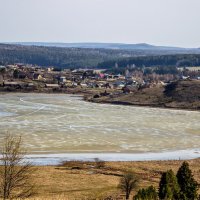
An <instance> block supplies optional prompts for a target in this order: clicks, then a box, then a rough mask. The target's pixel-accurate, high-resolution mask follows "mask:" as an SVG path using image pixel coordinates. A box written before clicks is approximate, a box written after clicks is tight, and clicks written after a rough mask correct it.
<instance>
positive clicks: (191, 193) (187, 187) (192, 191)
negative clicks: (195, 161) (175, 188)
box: [176, 162, 198, 200]
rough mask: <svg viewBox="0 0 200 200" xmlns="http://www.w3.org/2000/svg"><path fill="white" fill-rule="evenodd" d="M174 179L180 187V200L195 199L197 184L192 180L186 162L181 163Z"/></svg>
mask: <svg viewBox="0 0 200 200" xmlns="http://www.w3.org/2000/svg"><path fill="white" fill-rule="evenodd" d="M176 177H177V179H178V183H179V185H180V189H181V191H180V193H181V196H182V198H184V199H186V200H194V199H197V196H198V194H197V189H198V184H197V182H196V181H195V180H194V178H193V174H192V171H191V170H190V168H189V164H188V163H187V162H183V164H182V166H181V167H180V168H179V170H178V172H177V175H176Z"/></svg>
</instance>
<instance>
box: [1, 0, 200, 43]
mask: <svg viewBox="0 0 200 200" xmlns="http://www.w3.org/2000/svg"><path fill="white" fill-rule="evenodd" d="M199 10H200V0H0V42H22V41H23V42H36V41H38V42H117V43H150V44H154V45H171V46H181V47H200V11H199Z"/></svg>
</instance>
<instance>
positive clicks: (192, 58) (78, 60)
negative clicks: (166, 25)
mask: <svg viewBox="0 0 200 200" xmlns="http://www.w3.org/2000/svg"><path fill="white" fill-rule="evenodd" d="M172 53H173V54H172ZM15 63H24V64H32V65H39V66H43V67H47V66H54V67H57V68H61V69H64V68H70V69H74V68H103V69H112V68H115V67H116V63H117V66H118V68H124V67H127V66H128V65H134V66H137V67H144V66H145V67H151V66H200V54H189V52H186V53H185V54H180V52H173V51H163V50H144V49H143V50H142V49H140V50H138V49H133V50H130V49H127V50H125V49H97V48H65V47H47V46H46V47H45V46H34V45H32V46H24V45H13V44H0V65H7V64H15Z"/></svg>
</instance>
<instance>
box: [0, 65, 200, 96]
mask: <svg viewBox="0 0 200 200" xmlns="http://www.w3.org/2000/svg"><path fill="white" fill-rule="evenodd" d="M177 70H178V71H179V73H178V74H156V73H154V72H153V73H145V70H142V69H135V70H131V71H130V70H129V69H128V68H126V69H125V70H124V73H123V74H115V73H109V72H107V70H105V69H74V70H71V69H63V70H60V69H57V68H55V67H48V68H44V67H39V66H35V65H28V64H13V65H6V66H0V91H4V92H16V91H18V92H47V93H50V92H63V93H65V92H69V93H81V92H83V91H84V89H85V90H90V91H92V90H94V89H95V91H98V90H99V91H101V93H100V95H105V96H106V95H109V94H110V92H115V94H116V93H132V92H135V91H137V90H139V89H141V88H152V87H160V86H164V85H167V84H168V83H170V82H172V81H175V80H179V79H197V80H200V67H193V68H178V69H177ZM102 91H104V92H103V93H102ZM107 91H109V92H107ZM96 97H98V94H97V95H96Z"/></svg>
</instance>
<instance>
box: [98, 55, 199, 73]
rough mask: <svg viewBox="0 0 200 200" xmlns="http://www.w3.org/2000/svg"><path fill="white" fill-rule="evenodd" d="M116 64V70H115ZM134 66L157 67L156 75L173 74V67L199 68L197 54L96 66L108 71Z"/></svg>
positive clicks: (163, 56) (120, 60)
mask: <svg viewBox="0 0 200 200" xmlns="http://www.w3.org/2000/svg"><path fill="white" fill-rule="evenodd" d="M116 63H117V66H118V69H116ZM133 65H134V66H136V67H138V68H144V67H152V66H154V67H155V66H158V67H159V68H158V69H157V71H158V73H161V74H163V73H168V72H170V73H171V72H173V73H174V70H175V69H174V68H175V67H180V66H181V67H185V66H187V67H188V66H200V55H199V54H184V55H179V54H177V55H156V56H139V57H132V58H130V57H129V58H123V59H119V60H109V61H105V62H102V63H99V64H98V68H106V69H109V70H119V68H122V69H124V68H126V67H127V66H133Z"/></svg>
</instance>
